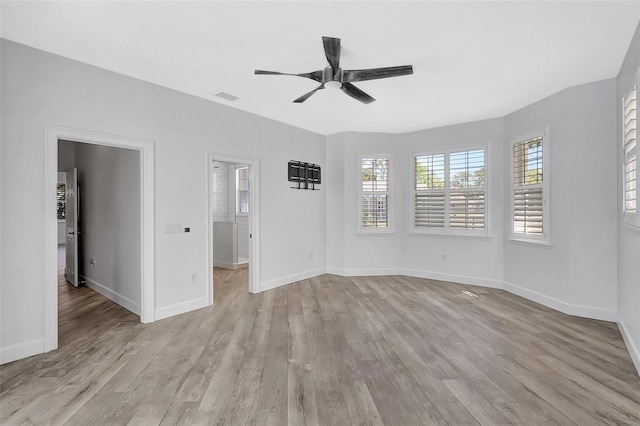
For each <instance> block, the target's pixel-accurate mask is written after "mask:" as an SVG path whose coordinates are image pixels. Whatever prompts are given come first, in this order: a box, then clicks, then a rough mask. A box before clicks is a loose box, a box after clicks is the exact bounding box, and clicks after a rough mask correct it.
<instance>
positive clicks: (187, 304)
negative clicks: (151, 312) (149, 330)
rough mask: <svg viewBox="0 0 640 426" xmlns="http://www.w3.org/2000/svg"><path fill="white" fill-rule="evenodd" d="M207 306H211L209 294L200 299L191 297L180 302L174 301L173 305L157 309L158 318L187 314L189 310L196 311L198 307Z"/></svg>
mask: <svg viewBox="0 0 640 426" xmlns="http://www.w3.org/2000/svg"><path fill="white" fill-rule="evenodd" d="M207 306H209V297H208V296H205V297H200V298H198V299H191V300H187V301H184V302H180V303H174V304H173V305H169V306H164V307H162V308H158V309H156V320H161V319H165V318H169V317H172V316H175V315H180V314H185V313H187V312H191V311H195V310H196V309H202V308H206V307H207Z"/></svg>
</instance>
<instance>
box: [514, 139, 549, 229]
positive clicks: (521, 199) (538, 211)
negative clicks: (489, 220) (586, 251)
mask: <svg viewBox="0 0 640 426" xmlns="http://www.w3.org/2000/svg"><path fill="white" fill-rule="evenodd" d="M542 161H543V138H542V137H541V136H540V137H537V138H534V139H530V140H527V141H524V142H520V143H516V144H514V145H513V188H514V189H513V191H514V192H513V232H514V234H525V235H534V236H543V235H544V223H543V211H544V207H543V205H544V198H543V186H542V182H543V163H542Z"/></svg>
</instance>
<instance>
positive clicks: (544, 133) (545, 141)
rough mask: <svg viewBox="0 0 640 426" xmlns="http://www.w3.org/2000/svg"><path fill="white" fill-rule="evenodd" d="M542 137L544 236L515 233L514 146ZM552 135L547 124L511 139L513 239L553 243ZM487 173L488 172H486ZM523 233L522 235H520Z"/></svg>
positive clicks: (510, 184)
mask: <svg viewBox="0 0 640 426" xmlns="http://www.w3.org/2000/svg"><path fill="white" fill-rule="evenodd" d="M538 137H542V229H543V233H542V236H534V235H524V234H517V235H518V236H517V235H516V234H515V232H514V230H513V217H514V211H513V194H514V192H515V188H514V184H513V146H514V145H515V144H517V143H522V142H526V141H529V140H531V139H535V138H538ZM550 141H551V136H550V127H549V126H548V125H547V126H545V127H544V128H543V129H541V130H537V131H535V132H531V133H528V134H525V135H522V136H518V137H516V138H512V139H511V144H510V145H509V147H510V148H511V149H510V150H509V160H508V161H509V188H510V189H509V232H508V233H507V235H509V236H510V237H509V239H510V240H512V241H521V242H532V243H536V242H537V243H540V242H542V243H546V244H549V245H550V244H551V210H550V209H551V176H550V175H551V173H550V170H551V149H550V148H551V143H550ZM485 174H486V173H485ZM520 235H522V236H520Z"/></svg>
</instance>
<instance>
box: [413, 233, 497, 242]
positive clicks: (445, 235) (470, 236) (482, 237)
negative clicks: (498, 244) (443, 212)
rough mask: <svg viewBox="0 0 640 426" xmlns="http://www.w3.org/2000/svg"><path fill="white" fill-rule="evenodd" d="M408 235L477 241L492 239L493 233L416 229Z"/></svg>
mask: <svg viewBox="0 0 640 426" xmlns="http://www.w3.org/2000/svg"><path fill="white" fill-rule="evenodd" d="M409 235H413V236H417V237H443V238H454V239H460V240H478V241H491V240H493V235H473V234H448V233H439V232H417V231H412V232H409Z"/></svg>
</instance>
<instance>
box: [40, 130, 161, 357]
mask: <svg viewBox="0 0 640 426" xmlns="http://www.w3.org/2000/svg"><path fill="white" fill-rule="evenodd" d="M59 140H64V141H69V142H72V143H79V144H81V145H87V146H93V147H101V148H104V149H106V148H107V147H113V148H126V149H129V150H134V151H136V153H137V159H136V161H137V164H138V166H139V167H138V169H137V170H138V175H139V176H138V177H139V179H138V180H137V183H136V184H135V185H136V187H137V188H138V193H139V196H138V200H137V204H138V207H139V209H138V214H137V219H139V224H140V226H139V229H138V230H137V232H136V233H137V234H138V235H139V242H140V244H139V248H138V252H139V256H138V270H139V272H138V277H139V279H138V281H139V282H140V288H139V290H138V291H139V293H140V297H139V300H140V303H139V314H140V321H141V322H143V323H146V322H153V321H154V319H155V303H154V299H155V294H154V293H155V288H154V254H153V253H154V249H153V247H154V220H153V218H154V211H153V208H154V205H153V204H154V201H153V194H154V189H153V173H154V172H153V169H154V165H153V162H154V161H153V155H154V151H153V142H150V141H143V140H138V139H130V138H124V137H121V136H115V135H108V134H102V133H96V132H90V131H85V130H78V129H71V128H66V127H59V126H51V125H48V126H46V136H45V197H46V199H47V203H46V207H45V212H44V213H45V217H46V218H47V219H46V222H45V245H46V250H45V270H46V278H45V283H44V285H45V306H44V309H45V312H44V330H45V347H44V351H45V352H48V351H51V350H54V349H57V347H58V273H57V272H58V219H57V217H58V216H57V214H56V209H57V202H56V201H57V195H58V194H57V193H58V185H57V183H58V155H57V153H58V141H59ZM104 178H106V179H108V176H106V177H104ZM96 262H97V259H96Z"/></svg>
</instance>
